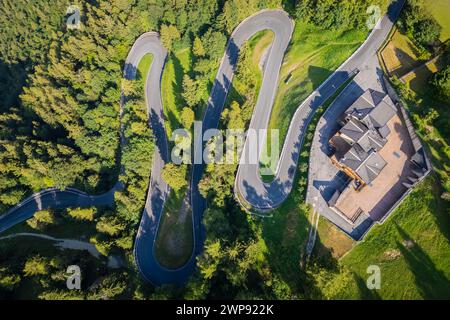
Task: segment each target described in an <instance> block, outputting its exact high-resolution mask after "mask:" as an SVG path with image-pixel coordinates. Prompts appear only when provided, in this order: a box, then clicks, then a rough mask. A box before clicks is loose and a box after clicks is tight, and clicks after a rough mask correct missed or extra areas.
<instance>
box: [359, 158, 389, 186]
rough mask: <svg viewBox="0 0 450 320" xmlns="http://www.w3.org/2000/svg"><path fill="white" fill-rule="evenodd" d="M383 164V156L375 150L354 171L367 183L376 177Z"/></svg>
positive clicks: (384, 164)
mask: <svg viewBox="0 0 450 320" xmlns="http://www.w3.org/2000/svg"><path fill="white" fill-rule="evenodd" d="M385 166H386V161H385V160H384V159H383V157H382V156H380V154H379V153H377V152H372V153H370V154H369V156H368V157H367V158H366V159H365V160H364V161H363V162H362V163H361V165H360V166H359V167H358V168H357V169H356V170H355V171H356V173H357V174H358V176H359V177H360V178H361V179H362V180H363V181H364V182H365V183H366V184H369V183H371V182H372V181H373V180H375V178H376V177H378V175H379V174H380V172H381V170H383V168H384V167H385Z"/></svg>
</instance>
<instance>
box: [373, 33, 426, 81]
mask: <svg viewBox="0 0 450 320" xmlns="http://www.w3.org/2000/svg"><path fill="white" fill-rule="evenodd" d="M419 55H420V53H419V50H418V48H417V47H416V46H415V45H414V43H413V42H412V41H411V40H410V39H409V38H408V37H407V36H406V35H404V34H402V33H401V32H400V31H399V30H398V29H396V30H395V31H394V33H393V35H392V38H391V41H389V43H388V44H387V45H386V47H385V48H384V49H383V51H382V52H381V56H382V57H383V60H384V63H385V65H386V68H387V71H388V72H389V74H390V75H394V76H396V77H399V78H400V77H402V76H403V75H405V74H406V73H408V72H409V71H411V70H412V69H414V68H415V67H417V66H419V65H420V64H421V63H422V61H420V59H419Z"/></svg>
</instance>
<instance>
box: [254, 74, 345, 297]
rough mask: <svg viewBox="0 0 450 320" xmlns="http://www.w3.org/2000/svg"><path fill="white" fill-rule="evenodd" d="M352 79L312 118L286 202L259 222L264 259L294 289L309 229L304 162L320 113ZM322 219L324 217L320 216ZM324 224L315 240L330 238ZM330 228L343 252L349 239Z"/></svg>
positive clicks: (298, 281) (299, 279)
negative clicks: (265, 255) (265, 251)
mask: <svg viewBox="0 0 450 320" xmlns="http://www.w3.org/2000/svg"><path fill="white" fill-rule="evenodd" d="M352 80H353V77H352V78H351V79H349V80H347V81H346V82H345V83H344V84H343V85H342V86H341V87H339V88H338V90H337V91H336V92H335V93H334V94H333V95H332V96H331V97H330V98H329V99H327V101H325V102H324V103H323V105H322V106H321V107H320V108H319V109H318V110H317V112H316V113H315V115H314V117H313V118H312V119H311V122H310V123H309V125H308V130H307V134H306V137H305V140H304V143H303V151H302V152H301V154H300V157H299V162H298V172H297V173H296V176H295V179H294V184H293V185H294V186H293V188H292V191H291V193H290V194H289V196H288V198H287V199H286V201H284V202H283V204H282V205H281V206H280V207H279V208H277V209H275V210H273V211H272V212H271V217H270V218H265V219H263V220H262V222H261V224H260V227H261V230H262V233H261V236H262V238H263V239H264V241H265V243H266V247H267V249H268V254H267V258H268V261H269V263H270V264H271V266H272V268H273V270H275V271H276V272H277V273H278V274H280V275H281V277H282V278H283V280H284V281H286V283H289V284H293V286H295V287H296V288H295V289H296V290H302V286H303V283H304V281H305V278H304V273H303V272H301V271H302V270H301V268H302V266H303V262H304V261H303V260H304V259H303V258H304V253H305V249H306V248H305V247H306V242H307V240H308V234H309V229H310V222H309V219H308V217H309V215H310V214H311V209H310V208H309V207H308V206H306V205H305V196H306V184H307V174H308V165H307V164H308V159H309V150H310V148H311V143H312V139H313V137H314V131H315V128H316V125H317V122H318V121H319V119H320V117H321V116H322V114H323V112H324V111H325V110H326V109H327V108H328V107H329V106H330V104H331V103H332V102H333V101H334V100H335V99H336V97H337V96H338V95H339V94H340V93H341V92H342V90H343V89H344V88H345V87H346V86H347V85H348V83H350V82H351V81H352ZM305 164H306V165H305ZM321 219H322V220H324V219H323V218H321ZM323 225H324V223H322V222H320V223H319V235H318V241H322V242H323V243H326V244H328V243H329V242H331V241H329V242H325V240H326V239H325V232H323V233H321V232H320V231H321V230H323V227H322V226H323ZM321 227H322V229H321ZM329 227H330V230H331V229H332V227H334V226H332V225H331V226H329ZM335 229H336V228H335ZM333 231H334V233H329V234H328V235H327V236H328V238H329V239H330V240H331V239H335V238H334V236H336V237H337V239H342V240H343V241H345V243H342V244H341V247H342V248H341V247H339V248H336V249H335V251H336V253H337V254H343V253H344V251H346V250H348V249H346V248H347V246H351V244H349V239H348V238H347V237H346V235H344V234H342V232H340V231H339V230H337V229H336V230H333Z"/></svg>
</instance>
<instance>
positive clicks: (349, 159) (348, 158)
mask: <svg viewBox="0 0 450 320" xmlns="http://www.w3.org/2000/svg"><path fill="white" fill-rule="evenodd" d="M368 156H369V153H368V152H366V151H364V149H363V148H361V146H359V145H358V144H355V145H354V146H353V147H352V148H351V149H350V150H348V151H347V153H346V154H344V156H343V157H342V158H341V159H339V162H341V163H342V164H344V165H346V166H347V167H349V168H351V169H353V170H356V169H357V168H358V167H359V166H360V165H361V163H363V162H364V160H366V158H367V157H368Z"/></svg>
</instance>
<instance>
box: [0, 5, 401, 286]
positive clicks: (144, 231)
mask: <svg viewBox="0 0 450 320" xmlns="http://www.w3.org/2000/svg"><path fill="white" fill-rule="evenodd" d="M401 4H402V1H397V2H394V3H393V5H391V7H390V8H389V12H388V15H386V16H385V17H383V19H382V20H381V21H380V23H379V25H378V26H379V28H377V29H375V30H374V31H373V32H372V33H371V34H370V35H369V37H368V38H367V40H366V41H365V43H364V44H363V45H362V46H361V47H360V48H359V49H358V50H357V52H355V54H353V55H352V56H351V57H350V58H349V59H348V60H347V61H346V62H345V63H344V64H343V65H342V66H341V67H340V68H339V69H338V70H337V71H336V72H334V73H333V74H332V75H331V76H330V77H329V78H328V79H327V80H326V81H325V82H324V83H323V84H322V85H321V86H320V87H319V88H318V89H317V90H316V91H314V92H313V93H312V94H311V95H310V96H309V97H308V98H307V99H306V100H305V101H304V102H303V103H302V104H301V105H300V106H299V108H298V109H297V111H296V113H295V115H294V117H293V118H292V122H291V124H290V127H289V130H288V134H287V136H286V140H285V143H284V146H283V149H282V153H281V158H280V160H279V163H278V167H277V170H276V176H275V179H274V181H273V182H271V183H264V182H262V181H261V178H260V176H259V170H258V165H257V164H241V165H240V166H239V168H238V172H237V175H236V180H235V181H236V182H235V192H236V193H237V194H239V197H238V198H239V199H242V201H245V202H247V204H248V205H250V206H251V207H252V208H253V209H254V210H256V211H268V210H272V209H273V208H275V207H277V206H279V205H280V204H281V203H282V202H283V201H284V200H285V199H286V197H287V196H288V195H289V193H290V190H291V188H292V183H293V179H294V176H295V171H296V166H297V161H298V155H299V153H300V149H301V145H302V141H303V136H304V132H305V129H306V127H307V124H308V123H309V120H310V119H311V117H312V116H313V114H314V112H315V110H316V108H317V107H318V106H320V105H321V104H322V103H323V102H324V101H325V100H326V99H327V98H328V97H330V96H331V95H332V94H333V93H334V92H335V91H336V90H337V88H339V86H340V85H341V84H342V83H344V82H345V81H346V80H347V79H348V78H349V77H350V76H351V75H352V73H353V72H354V70H355V69H357V68H358V67H359V66H360V65H361V64H362V63H363V62H364V59H365V58H366V57H367V55H373V53H374V52H376V50H377V49H378V48H379V46H380V45H381V44H382V42H383V41H384V39H385V37H386V36H387V34H388V32H389V30H390V29H391V27H392V25H393V21H395V19H396V17H397V15H398V13H399V11H400V9H401ZM293 28H294V24H293V21H292V20H291V19H290V18H289V16H288V15H287V13H285V12H284V11H281V10H264V11H261V12H259V13H257V14H255V15H253V16H251V17H249V18H247V19H245V20H244V21H243V22H241V23H240V24H239V26H238V27H237V28H236V29H235V30H234V32H233V33H232V35H231V37H230V40H229V42H228V45H227V48H226V51H225V54H224V56H223V58H222V61H221V64H220V67H219V70H218V73H217V76H216V78H215V81H214V84H213V88H212V91H211V95H210V97H209V100H208V105H207V108H206V111H205V114H204V117H203V127H202V132H205V131H206V130H208V129H212V128H217V126H218V124H219V120H220V114H221V112H222V109H223V106H224V104H225V100H226V97H227V94H228V91H229V88H230V85H231V82H232V78H233V74H234V71H235V69H236V64H237V60H238V56H239V49H240V48H241V46H242V45H243V44H244V43H245V41H247V40H248V39H249V38H250V37H252V36H253V35H254V34H255V33H257V32H258V31H261V30H271V31H272V32H273V34H274V39H273V42H272V45H271V46H270V49H269V52H268V55H267V60H266V64H265V67H264V75H263V81H262V84H261V89H260V94H259V97H258V100H257V103H256V106H255V109H254V112H253V116H252V119H251V121H250V128H252V129H256V130H258V129H265V128H267V125H268V121H269V117H270V114H271V109H272V105H273V102H274V98H275V94H276V89H277V84H278V77H279V71H280V67H281V64H282V61H283V56H284V53H285V51H286V49H287V47H288V44H289V41H290V38H291V34H292V31H293ZM145 54H152V55H153V61H152V64H151V67H150V70H149V72H148V74H147V79H146V89H145V96H146V103H147V107H148V112H149V119H150V125H151V127H152V130H153V133H154V136H155V138H156V143H155V144H156V148H155V154H154V156H153V163H152V174H151V178H150V183H149V188H148V193H147V198H146V202H145V209H144V212H143V214H142V218H141V222H140V225H139V229H138V232H137V236H136V240H135V246H134V256H135V260H136V264H137V266H138V268H139V270H140V272H141V273H142V275H143V277H144V278H145V279H146V280H147V281H149V282H151V283H153V284H155V285H161V284H166V283H173V284H179V285H180V284H183V283H184V282H186V280H187V279H188V278H189V276H190V275H191V274H192V272H193V271H194V269H195V266H196V257H197V255H198V254H199V253H201V251H202V249H203V240H204V235H205V234H204V230H203V227H202V223H201V220H202V216H203V212H204V210H205V208H206V200H205V199H204V198H203V197H202V196H201V195H200V193H199V190H198V182H199V181H200V179H201V177H202V174H203V171H204V166H205V164H204V163H200V164H193V167H192V176H191V182H190V184H191V186H190V198H191V207H192V210H193V215H192V216H193V221H192V222H193V238H194V242H193V243H194V248H193V251H192V255H191V257H190V259H189V260H188V262H187V263H186V264H185V265H184V266H182V267H181V268H179V269H176V270H171V269H167V268H165V267H163V266H161V265H160V264H159V263H158V261H157V259H156V257H155V253H154V243H155V239H156V235H157V232H158V227H159V222H160V218H161V214H162V212H163V208H164V203H165V200H166V198H167V195H168V194H169V192H170V189H169V187H168V186H167V184H166V183H165V182H164V181H163V180H162V177H161V170H162V168H163V166H164V164H165V163H167V162H168V161H169V156H168V155H169V152H168V142H167V135H166V131H165V128H164V115H163V106H162V100H161V76H162V72H163V69H164V63H165V61H166V57H167V51H166V49H165V48H164V47H163V46H162V44H161V42H160V40H159V38H158V35H157V34H156V33H154V32H148V33H145V34H143V35H141V36H140V37H139V38H138V39H137V40H136V42H135V43H134V45H133V46H132V48H131V50H130V52H129V54H128V57H127V59H126V62H125V67H124V76H125V77H126V78H127V79H134V78H135V76H136V70H137V66H138V64H139V61H140V60H141V58H142V57H143V56H144V55H145ZM123 100H124V99H122V101H121V105H122V104H123ZM262 141H263V142H265V139H262ZM124 143H126V142H125V141H124V138H123V136H122V135H121V144H122V145H123V144H124ZM194 148H195V151H196V152H199V151H200V153H199V154H200V155H201V154H203V153H202V152H201V150H202V149H201V148H203V142H202V141H201V140H199V141H196V142H194ZM261 150H262V143H260V145H259V146H258V150H257V151H256V152H257V154H258V159H259V154H260V153H261ZM196 152H194V154H195V153H196ZM252 152H255V150H252V148H251V147H250V146H249V145H248V140H246V142H245V144H244V149H243V154H242V156H246V154H247V155H249V154H250V153H252ZM258 162H259V161H258ZM120 188H121V185H120V184H119V183H117V184H116V186H114V188H113V189H111V190H110V191H108V192H106V193H105V194H102V195H99V196H90V195H88V194H86V193H84V192H81V191H78V190H75V189H71V188H68V189H66V190H58V189H47V190H43V191H41V192H39V193H37V194H34V195H32V196H31V197H29V198H27V199H26V200H24V201H23V202H21V203H20V204H18V205H17V206H15V207H14V208H12V209H11V210H10V211H8V212H7V213H6V214H5V215H2V216H1V217H0V232H3V231H5V230H7V229H8V228H10V227H12V226H14V225H16V224H18V223H20V222H23V221H25V220H26V219H29V218H31V217H32V216H33V214H34V213H35V212H36V211H38V210H43V209H46V208H65V207H85V206H92V205H112V204H113V203H114V192H115V191H117V190H119V189H120Z"/></svg>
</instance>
